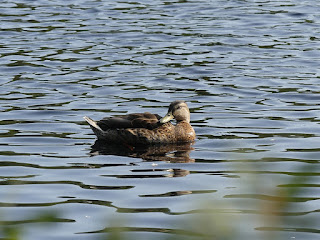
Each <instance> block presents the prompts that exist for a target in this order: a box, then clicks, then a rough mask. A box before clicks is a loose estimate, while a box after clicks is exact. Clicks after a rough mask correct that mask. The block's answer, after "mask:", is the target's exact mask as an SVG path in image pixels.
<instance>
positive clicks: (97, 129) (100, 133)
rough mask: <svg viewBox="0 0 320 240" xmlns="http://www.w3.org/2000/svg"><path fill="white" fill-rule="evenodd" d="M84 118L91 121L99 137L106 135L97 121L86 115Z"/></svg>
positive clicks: (90, 123)
mask: <svg viewBox="0 0 320 240" xmlns="http://www.w3.org/2000/svg"><path fill="white" fill-rule="evenodd" d="M83 118H84V120H86V121H87V123H89V125H90V127H91V129H92V131H93V132H94V134H95V135H96V136H97V137H98V138H103V136H104V131H103V130H102V129H101V128H100V127H99V126H98V124H97V122H96V121H94V120H92V119H91V118H89V117H87V116H85V117H83Z"/></svg>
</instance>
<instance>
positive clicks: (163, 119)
mask: <svg viewBox="0 0 320 240" xmlns="http://www.w3.org/2000/svg"><path fill="white" fill-rule="evenodd" d="M172 119H173V115H172V113H171V112H168V113H167V115H165V116H164V117H163V118H161V119H160V123H167V122H169V121H171V120H172Z"/></svg>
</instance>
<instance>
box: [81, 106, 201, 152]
mask: <svg viewBox="0 0 320 240" xmlns="http://www.w3.org/2000/svg"><path fill="white" fill-rule="evenodd" d="M84 119H85V120H86V121H87V122H88V123H89V125H90V127H91V129H92V130H93V132H94V134H95V135H96V136H97V138H98V140H103V141H106V142H110V143H115V144H121V143H123V144H126V145H131V146H136V145H150V144H166V143H183V142H193V141H194V140H195V138H196V134H195V131H194V129H193V128H192V126H191V125H190V111H189V108H188V105H187V104H186V102H185V101H174V102H172V103H171V104H170V106H169V110H168V113H167V114H166V115H165V116H164V117H163V118H161V117H160V116H159V115H158V114H152V113H149V112H145V113H131V114H127V115H122V116H114V117H107V118H103V119H102V120H100V121H94V120H92V119H91V118H89V117H84ZM173 119H175V120H176V121H177V123H176V125H173V124H172V123H171V122H170V121H171V120H173Z"/></svg>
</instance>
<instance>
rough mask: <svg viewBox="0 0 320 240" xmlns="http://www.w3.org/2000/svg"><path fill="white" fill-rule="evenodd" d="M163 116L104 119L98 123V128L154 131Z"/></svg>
mask: <svg viewBox="0 0 320 240" xmlns="http://www.w3.org/2000/svg"><path fill="white" fill-rule="evenodd" d="M160 118H161V116H159V115H158V114H152V113H149V112H145V113H132V114H127V115H122V116H115V117H108V118H103V119H102V120H100V121H98V122H97V124H98V126H99V127H100V128H101V129H103V130H108V129H123V128H146V129H150V130H152V129H154V128H157V127H158V126H159V119H160Z"/></svg>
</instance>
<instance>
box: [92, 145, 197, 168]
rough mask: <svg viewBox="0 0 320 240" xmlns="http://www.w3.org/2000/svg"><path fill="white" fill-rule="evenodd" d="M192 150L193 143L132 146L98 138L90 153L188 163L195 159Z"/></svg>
mask: <svg viewBox="0 0 320 240" xmlns="http://www.w3.org/2000/svg"><path fill="white" fill-rule="evenodd" d="M192 150H194V148H193V147H192V143H184V144H167V145H151V146H138V147H131V146H125V145H119V144H117V145H116V144H110V143H106V142H104V141H101V140H97V141H96V142H95V143H94V145H93V146H92V148H91V152H90V153H91V154H92V155H116V156H127V157H133V158H141V159H143V160H145V161H167V162H170V163H188V162H194V161H195V160H194V159H192V158H190V152H191V151H192Z"/></svg>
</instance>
